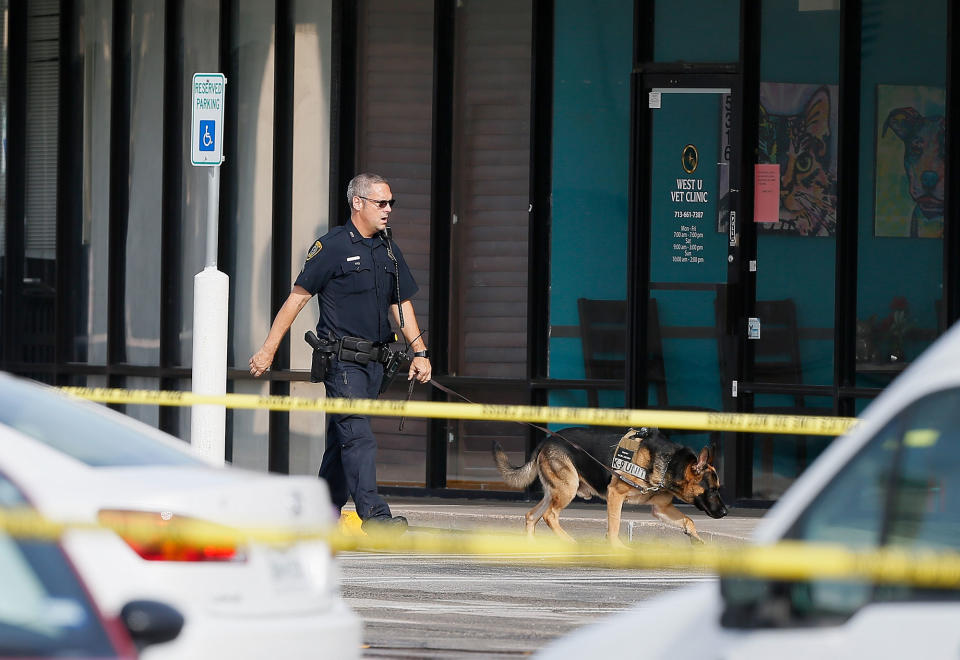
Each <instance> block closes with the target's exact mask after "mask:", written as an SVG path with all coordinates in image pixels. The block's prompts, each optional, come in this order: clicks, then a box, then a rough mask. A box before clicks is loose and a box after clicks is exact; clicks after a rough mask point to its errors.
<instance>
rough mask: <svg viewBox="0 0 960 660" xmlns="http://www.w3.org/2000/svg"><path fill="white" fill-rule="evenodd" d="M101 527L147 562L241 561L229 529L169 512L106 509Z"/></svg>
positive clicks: (240, 547)
mask: <svg viewBox="0 0 960 660" xmlns="http://www.w3.org/2000/svg"><path fill="white" fill-rule="evenodd" d="M98 519H99V520H100V524H102V525H104V526H106V527H109V528H110V529H112V530H113V531H114V532H115V533H116V534H117V535H118V536H120V538H122V539H123V540H124V541H125V542H126V544H127V545H129V546H130V547H131V548H132V549H133V550H134V552H136V553H137V554H138V555H140V556H141V557H142V558H144V559H146V560H148V561H244V560H246V555H245V553H244V550H243V545H242V543H241V540H242V539H241V537H240V535H239V534H238V533H237V532H236V531H235V530H231V529H230V528H229V527H224V526H223V525H217V524H215V523H209V522H206V521H202V520H197V519H195V518H190V517H187V516H178V515H174V514H172V513H169V512H166V511H164V512H155V511H122V510H116V509H105V510H103V511H100V513H99V514H98Z"/></svg>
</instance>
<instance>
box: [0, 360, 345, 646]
mask: <svg viewBox="0 0 960 660" xmlns="http://www.w3.org/2000/svg"><path fill="white" fill-rule="evenodd" d="M0 472H2V473H4V474H6V475H7V477H8V478H9V479H11V480H12V481H13V482H15V483H16V485H17V486H18V487H19V488H20V490H21V491H22V492H23V493H24V494H25V495H26V497H27V498H28V499H29V501H30V504H32V505H33V506H34V507H35V508H36V509H37V510H38V511H39V512H40V513H41V514H43V515H44V516H46V517H48V518H51V519H54V520H63V521H77V522H85V523H92V522H97V521H126V522H131V523H134V524H138V523H146V524H147V525H148V528H149V527H150V526H155V527H156V528H157V530H162V529H163V528H164V527H165V526H166V525H168V524H169V521H176V520H183V519H192V520H197V521H201V522H203V523H210V524H217V525H226V526H235V527H241V528H244V527H246V528H250V527H253V528H264V527H269V528H271V529H280V530H290V531H296V530H303V529H319V528H321V527H322V526H324V525H332V524H334V522H335V521H334V519H333V515H334V514H333V507H332V505H331V503H330V498H329V494H328V492H327V488H326V484H325V483H324V482H322V481H320V480H318V479H316V478H313V477H294V476H283V475H272V474H264V473H258V472H252V471H247V470H242V469H239V468H233V467H229V466H212V465H210V464H209V463H207V462H206V461H204V460H202V459H201V458H199V457H198V456H197V455H196V453H195V452H193V451H192V450H191V448H190V447H189V446H188V445H186V444H185V443H183V442H181V441H179V440H177V439H176V438H173V437H171V436H168V435H166V434H164V433H162V432H160V431H157V430H156V429H153V428H151V427H149V426H147V425H145V424H142V423H140V422H137V421H135V420H133V419H131V418H129V417H127V416H125V415H122V414H120V413H117V412H114V411H112V410H110V409H108V408H106V407H104V406H101V405H98V404H93V403H89V402H86V401H80V400H77V399H72V398H68V397H66V396H65V395H63V394H61V393H60V392H58V391H56V390H54V389H52V388H48V387H45V386H40V385H37V384H33V383H30V382H28V381H25V380H21V379H19V378H14V377H12V376H9V375H7V374H0ZM62 545H63V547H64V549H65V550H66V552H67V554H68V555H69V557H70V559H71V561H72V562H73V564H74V565H75V566H76V567H77V569H78V571H79V573H80V574H81V575H82V576H83V579H84V581H85V582H86V584H87V585H88V586H89V588H90V590H91V591H92V593H93V596H94V599H95V600H96V602H97V603H98V604H99V605H100V607H101V608H102V609H103V610H104V613H105V614H106V615H108V616H117V615H118V614H119V611H120V609H121V608H122V607H123V605H124V604H125V603H127V602H128V601H130V600H134V599H153V600H157V601H162V602H165V603H168V604H170V605H171V606H173V607H175V608H176V609H177V610H178V611H179V612H181V613H182V614H183V616H184V618H185V620H186V623H185V625H184V627H183V630H182V631H181V633H180V635H179V636H178V637H177V638H176V639H175V640H173V641H171V642H168V643H165V644H159V645H156V646H151V647H148V648H147V649H145V650H144V655H143V657H145V658H151V659H154V660H156V659H159V658H176V659H177V660H180V659H184V658H203V659H204V660H207V659H209V658H285V659H286V658H308V657H309V658H321V657H325V658H337V659H340V658H355V657H359V654H360V644H361V623H360V620H359V618H358V617H357V616H356V615H355V614H354V613H353V612H352V611H351V610H350V609H349V608H348V607H347V606H346V604H345V603H344V601H343V599H342V598H341V596H340V593H339V584H338V569H337V564H336V561H335V559H334V557H333V555H332V553H331V550H330V547H329V546H328V545H327V544H326V543H325V542H323V541H321V540H299V541H297V542H291V543H287V544H284V545H276V544H265V543H261V542H256V541H254V542H248V543H245V544H243V545H235V544H221V543H214V544H206V545H200V544H197V543H192V542H184V543H175V542H170V541H169V540H164V539H163V538H162V537H160V536H159V535H158V537H157V538H156V539H155V540H151V539H149V538H147V539H144V538H142V537H141V536H138V537H137V538H127V539H124V538H121V537H120V536H119V535H117V534H115V533H113V532H110V531H106V530H103V529H74V530H71V531H69V532H68V533H66V534H65V535H64V537H63V539H62Z"/></svg>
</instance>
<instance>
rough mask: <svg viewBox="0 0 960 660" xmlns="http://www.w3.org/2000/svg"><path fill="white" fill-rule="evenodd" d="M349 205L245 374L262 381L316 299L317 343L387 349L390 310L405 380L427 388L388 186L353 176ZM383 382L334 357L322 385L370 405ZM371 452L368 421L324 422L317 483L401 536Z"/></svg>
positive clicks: (364, 367)
mask: <svg viewBox="0 0 960 660" xmlns="http://www.w3.org/2000/svg"><path fill="white" fill-rule="evenodd" d="M347 202H348V204H349V205H350V222H349V223H347V224H345V225H343V226H342V227H336V228H335V229H333V230H331V231H330V232H329V233H327V234H326V235H325V236H322V237H321V238H320V239H319V240H317V241H315V242H314V243H313V245H312V246H311V247H310V249H309V251H308V252H307V258H306V261H305V262H304V264H303V270H302V271H301V272H300V275H299V277H297V280H296V282H295V283H294V286H293V290H292V291H291V292H290V296H289V297H288V298H287V300H286V302H284V304H283V307H281V308H280V311H279V312H277V316H276V318H275V319H274V321H273V325H272V326H271V327H270V333H269V334H268V335H267V338H266V340H265V341H264V342H263V346H262V347H261V348H260V350H259V351H257V352H256V354H254V355H253V357H251V358H250V373H251V374H253V375H254V376H260V375H261V374H263V373H264V372H265V371H266V370H267V369H269V368H270V365H271V364H272V363H273V358H274V355H275V354H276V351H277V347H278V346H279V345H280V340H281V339H283V336H284V335H285V334H286V332H287V330H289V329H290V326H291V325H292V324H293V321H294V319H295V318H296V317H297V315H298V314H299V313H300V310H301V309H303V307H304V305H306V304H307V301H308V300H310V298H311V297H312V296H313V295H316V296H317V302H318V304H319V306H320V321H319V322H318V323H317V335H318V336H319V337H320V338H328V337H332V338H334V339H335V340H339V339H341V338H343V337H359V338H362V339H366V340H370V341H373V342H387V341H389V339H390V337H391V334H392V330H391V327H390V322H389V320H388V317H387V311H388V310H389V311H390V313H391V315H392V316H393V319H394V321H395V322H396V324H397V326H398V327H400V329H401V332H402V333H403V336H404V337H405V339H406V340H407V342H408V343H411V348H413V350H414V353H413V360H412V361H411V363H410V370H409V373H408V375H407V380H412V379H414V378H416V379H417V380H418V381H419V382H421V383H426V382H427V381H429V380H430V375H431V366H430V360H429V357H428V354H427V346H426V344H425V343H424V341H423V339H422V338H421V337H420V334H421V333H420V328H419V326H418V325H417V318H416V315H415V313H414V311H413V304H412V303H411V302H410V298H411V297H412V296H413V294H414V293H416V291H417V283H416V282H415V281H414V279H413V276H412V275H411V274H410V269H409V268H408V267H407V263H406V261H405V260H404V258H403V254H402V253H401V252H400V249H399V248H398V247H397V246H396V245H395V244H393V242H392V241H391V240H390V238H389V233H388V231H389V230H388V229H387V220H388V219H389V217H390V213H391V211H392V210H393V206H394V204H395V203H396V200H395V199H393V195H392V193H391V192H390V186H389V184H388V183H387V182H386V180H384V179H383V177H381V176H378V175H376V174H358V175H357V176H355V177H354V178H353V179H352V180H351V181H350V184H349V185H348V186H347ZM382 376H383V365H382V364H380V363H379V362H378V361H375V360H372V361H370V362H367V363H366V364H358V363H356V362H349V361H346V360H340V359H338V358H337V357H336V356H334V357H333V359H332V361H331V364H330V367H329V369H328V370H327V374H326V377H325V378H324V381H323V382H324V385H326V390H327V396H334V397H349V398H365V399H374V398H376V397H377V396H378V394H379V390H380V384H381V380H382ZM376 451H377V444H376V440H375V439H374V437H373V431H372V430H371V428H370V418H369V417H366V416H362V415H330V416H329V419H328V424H327V443H326V448H325V450H324V453H323V460H322V462H321V465H320V477H321V478H323V479H325V480H326V481H327V484H328V485H329V487H330V495H331V497H332V498H333V503H334V505H335V506H336V507H337V508H338V509H339V508H340V507H342V506H343V505H344V504H346V502H347V495H348V494H349V495H350V496H351V497H352V498H353V501H354V504H356V507H357V514H358V515H359V516H360V518H361V519H362V520H363V526H362V528H363V529H364V530H369V528H370V527H371V526H380V527H381V528H382V529H389V530H392V531H397V532H402V531H404V530H405V529H406V527H407V520H406V518H404V517H403V516H393V515H392V514H391V512H390V507H389V506H387V503H386V502H385V501H384V500H383V498H382V497H381V496H380V495H379V493H378V492H377V473H376Z"/></svg>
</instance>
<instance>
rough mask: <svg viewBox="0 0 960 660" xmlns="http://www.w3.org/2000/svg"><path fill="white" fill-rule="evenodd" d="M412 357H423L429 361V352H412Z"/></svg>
mask: <svg viewBox="0 0 960 660" xmlns="http://www.w3.org/2000/svg"><path fill="white" fill-rule="evenodd" d="M413 357H425V358H427V359H428V360H429V359H430V351H428V350H423V351H414V352H413Z"/></svg>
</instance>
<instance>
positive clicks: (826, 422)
mask: <svg viewBox="0 0 960 660" xmlns="http://www.w3.org/2000/svg"><path fill="white" fill-rule="evenodd" d="M60 389H61V390H62V391H64V392H66V393H67V394H70V395H72V396H75V397H79V398H82V399H88V400H90V401H97V402H100V403H125V404H150V405H159V406H194V405H215V406H225V407H227V408H245V409H268V410H288V411H295V410H303V411H321V410H322V411H324V412H328V413H334V414H351V415H377V416H391V417H432V418H441V419H470V420H485V421H504V422H532V423H540V424H548V423H556V424H564V425H586V426H618V427H621V428H630V427H633V428H638V427H641V426H655V427H659V428H667V429H685V430H694V431H741V432H749V433H788V434H802V435H827V436H835V435H842V434H844V433H846V432H847V431H848V430H849V429H850V428H851V427H852V426H853V425H854V424H855V423H856V421H857V420H856V418H854V417H827V416H814V415H762V414H754V413H727V412H695V411H680V410H635V409H627V408H623V409H621V408H572V407H562V406H518V405H502V404H489V403H457V402H447V401H395V400H388V399H341V398H318V399H312V398H306V397H293V396H261V395H257V394H223V395H217V396H214V395H205V394H194V393H193V392H170V391H155V390H124V389H119V388H107V387H61V388H60Z"/></svg>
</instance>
